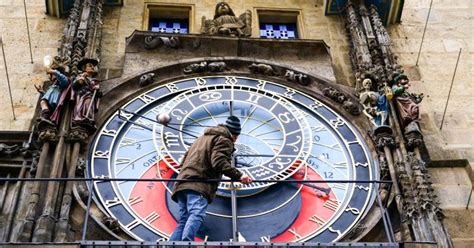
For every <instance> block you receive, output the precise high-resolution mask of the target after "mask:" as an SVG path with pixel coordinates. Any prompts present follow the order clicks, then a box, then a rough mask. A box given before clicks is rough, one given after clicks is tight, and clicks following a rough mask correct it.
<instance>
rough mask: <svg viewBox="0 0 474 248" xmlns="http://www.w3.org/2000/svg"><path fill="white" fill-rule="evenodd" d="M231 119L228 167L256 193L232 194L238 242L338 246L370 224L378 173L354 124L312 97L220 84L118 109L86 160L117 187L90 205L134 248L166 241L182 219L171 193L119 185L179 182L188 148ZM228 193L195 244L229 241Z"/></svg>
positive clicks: (184, 84) (214, 79)
mask: <svg viewBox="0 0 474 248" xmlns="http://www.w3.org/2000/svg"><path fill="white" fill-rule="evenodd" d="M161 113H167V114H169V115H170V116H171V123H170V124H168V125H166V126H164V125H160V124H159V123H158V122H157V121H156V117H157V115H159V114H161ZM229 115H235V116H237V117H238V118H239V119H240V121H241V124H242V133H241V135H240V137H239V139H238V140H237V142H236V145H235V152H234V155H233V156H234V157H233V165H234V166H235V167H237V168H238V169H239V170H241V171H242V172H244V173H246V174H247V175H249V176H250V177H252V178H253V179H254V180H256V181H257V182H254V183H252V184H249V185H240V183H236V185H235V186H236V187H237V188H238V190H237V191H236V195H237V204H236V212H235V213H234V214H235V215H236V217H237V228H238V234H239V237H240V238H239V240H246V241H263V242H295V241H306V242H334V241H339V240H341V239H343V238H344V237H345V236H347V234H348V233H349V232H350V231H351V229H353V228H354V227H356V226H357V225H358V223H360V221H361V220H362V219H363V218H364V217H365V216H366V215H367V213H368V210H369V209H370V208H371V206H372V205H373V202H374V197H375V193H376V192H377V188H375V186H374V185H372V184H370V183H369V182H367V181H370V180H377V179H378V169H377V166H376V163H375V162H374V161H373V160H372V156H371V153H370V152H369V149H368V146H367V144H366V143H365V141H364V139H363V138H362V135H361V133H360V132H359V131H358V130H357V129H356V127H355V126H354V125H353V124H351V121H350V120H348V119H346V118H345V117H343V115H341V114H340V113H338V112H337V111H336V110H335V109H334V108H331V107H330V106H329V105H328V104H326V103H324V101H321V99H318V97H316V95H315V94H312V93H311V91H302V90H301V89H297V88H292V87H288V86H287V85H285V84H281V83H279V82H276V81H272V80H269V79H262V78H252V77H250V76H239V75H228V74H226V75H208V76H202V77H192V76H190V77H186V78H181V79H179V80H171V81H168V82H164V83H161V84H158V85H153V86H150V87H148V88H146V89H144V90H142V91H140V92H138V93H136V94H135V96H134V97H133V98H131V99H130V100H128V102H124V103H122V104H120V106H115V107H114V110H113V111H111V112H110V113H109V114H108V116H107V117H106V118H105V121H103V124H102V126H101V127H100V128H99V130H98V131H97V135H96V137H95V139H94V140H93V142H92V144H91V146H90V148H89V154H88V161H89V163H88V170H87V171H88V175H89V176H91V177H94V178H112V179H117V180H113V181H108V180H104V181H95V182H94V183H93V190H94V193H95V195H96V204H97V205H98V206H99V207H100V208H101V209H102V211H104V213H105V214H106V215H108V216H111V217H113V218H115V219H117V220H118V223H119V225H120V228H121V229H122V230H123V231H124V232H126V233H127V234H128V235H129V236H131V237H132V238H133V239H137V240H144V241H164V240H167V239H168V238H169V236H170V235H171V233H172V231H173V230H174V228H175V226H176V220H177V219H178V217H179V216H178V207H177V204H176V203H175V202H174V201H172V200H171V198H170V192H171V189H172V187H173V183H172V182H167V181H128V180H123V181H122V180H120V178H128V179H173V178H175V177H176V176H177V174H179V172H180V162H181V159H182V158H183V155H184V153H185V152H186V150H187V149H188V148H189V146H190V145H191V144H192V143H193V142H194V140H195V139H196V137H198V136H200V135H202V134H203V132H204V130H205V129H206V128H207V127H209V126H215V125H218V124H221V123H224V122H225V120H226V118H227V117H228V116H229ZM302 180H307V181H308V182H304V183H301V181H302ZM294 181H297V182H294ZM344 181H350V183H345V182H344ZM356 181H358V182H356ZM230 189H231V184H230V183H229V182H221V183H220V185H219V188H218V192H217V195H218V196H217V198H216V199H215V201H214V202H213V203H212V204H210V205H209V208H208V210H207V217H206V219H205V223H204V224H203V226H202V227H201V230H200V231H199V234H198V236H199V237H198V238H197V240H207V241H228V240H230V239H232V237H233V228H232V227H233V222H232V218H233V213H232V204H231V190H230Z"/></svg>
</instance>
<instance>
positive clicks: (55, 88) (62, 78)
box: [35, 66, 70, 125]
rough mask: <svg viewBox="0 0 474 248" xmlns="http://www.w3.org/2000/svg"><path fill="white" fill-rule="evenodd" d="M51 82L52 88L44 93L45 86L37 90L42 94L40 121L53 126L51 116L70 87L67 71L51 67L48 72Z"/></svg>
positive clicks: (59, 67) (36, 86) (38, 87)
mask: <svg viewBox="0 0 474 248" xmlns="http://www.w3.org/2000/svg"><path fill="white" fill-rule="evenodd" d="M46 73H47V74H48V76H49V80H50V81H51V86H49V88H48V89H47V90H46V91H44V90H43V86H39V85H35V88H36V90H37V91H38V92H39V93H40V94H42V97H41V100H40V107H41V113H40V120H41V121H42V122H47V123H49V124H51V125H54V123H53V122H52V121H51V115H52V114H53V112H54V111H55V110H56V107H57V106H58V104H59V102H60V99H61V92H63V91H64V90H65V89H66V88H67V87H68V85H69V83H70V82H69V79H68V78H67V77H66V75H65V69H64V67H61V66H51V67H50V68H48V69H47V70H46Z"/></svg>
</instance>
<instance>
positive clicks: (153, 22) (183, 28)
mask: <svg viewBox="0 0 474 248" xmlns="http://www.w3.org/2000/svg"><path fill="white" fill-rule="evenodd" d="M149 30H150V31H153V32H160V33H175V34H178V33H179V34H187V33H188V20H187V19H169V18H150V22H149Z"/></svg>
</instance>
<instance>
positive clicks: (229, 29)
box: [201, 2, 252, 37]
mask: <svg viewBox="0 0 474 248" xmlns="http://www.w3.org/2000/svg"><path fill="white" fill-rule="evenodd" d="M201 33H202V34H208V35H224V36H234V37H235V36H250V35H251V34H252V13H251V12H250V10H247V11H245V13H243V14H242V15H240V16H239V17H237V16H236V15H235V14H234V11H233V10H232V8H231V7H230V5H229V4H228V3H226V2H220V3H218V4H217V5H216V8H215V11H214V18H213V19H212V20H206V18H205V17H204V16H203V17H202V28H201Z"/></svg>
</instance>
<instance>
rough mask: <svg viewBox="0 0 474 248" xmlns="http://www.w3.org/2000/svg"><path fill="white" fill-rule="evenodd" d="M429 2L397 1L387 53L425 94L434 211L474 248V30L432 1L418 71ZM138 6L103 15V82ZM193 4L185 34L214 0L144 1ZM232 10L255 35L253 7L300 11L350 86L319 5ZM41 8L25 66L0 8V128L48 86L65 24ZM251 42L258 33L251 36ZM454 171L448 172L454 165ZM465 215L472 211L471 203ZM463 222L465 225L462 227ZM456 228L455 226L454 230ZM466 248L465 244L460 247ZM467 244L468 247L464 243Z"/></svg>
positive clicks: (13, 14) (456, 7)
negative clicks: (47, 59)
mask: <svg viewBox="0 0 474 248" xmlns="http://www.w3.org/2000/svg"><path fill="white" fill-rule="evenodd" d="M430 1H431V0H418V1H405V6H404V10H403V14H402V23H401V24H398V25H397V24H395V25H392V26H390V27H389V29H388V31H389V33H390V35H391V37H392V41H393V48H394V52H395V53H396V54H398V56H399V63H400V64H401V65H403V66H404V68H405V71H406V72H407V74H408V76H409V78H410V79H411V85H412V90H413V91H414V92H423V93H424V94H425V99H424V101H423V102H422V104H421V116H422V121H421V125H422V129H423V133H424V138H425V141H426V145H427V149H428V153H429V155H430V157H431V159H432V162H431V164H430V165H431V166H438V167H437V168H432V169H430V173H431V174H432V175H433V177H434V178H435V179H434V183H435V184H434V186H435V189H436V190H437V193H438V195H440V197H441V207H442V208H444V209H447V211H446V213H447V219H446V220H445V222H446V223H447V226H448V228H449V230H450V231H451V233H452V235H453V238H454V240H455V242H457V243H456V244H459V247H462V245H463V244H468V245H467V246H466V247H468V246H469V244H471V246H470V247H472V246H474V244H473V243H469V242H474V241H473V238H471V237H473V236H474V235H472V231H471V235H469V234H466V232H458V231H457V230H458V229H457V228H458V226H459V225H460V226H463V225H464V226H463V227H465V228H467V229H469V230H473V229H474V228H472V225H471V226H469V225H470V223H469V222H470V221H469V218H463V216H469V215H472V214H471V211H469V210H462V209H465V207H466V205H467V201H468V196H469V193H470V192H471V190H472V178H473V176H472V175H473V174H472V172H471V171H472V167H473V166H474V128H473V125H474V108H472V106H473V103H472V101H473V100H474V68H473V64H474V56H473V50H474V47H473V44H474V32H473V31H472V27H473V26H474V25H473V20H472V17H473V11H474V6H473V1H465V0H433V8H432V10H431V17H430V19H429V23H428V28H427V30H426V34H425V40H424V43H423V46H422V50H421V56H420V59H419V62H418V66H417V65H416V60H417V55H418V50H419V48H420V43H421V38H422V35H423V29H424V25H425V21H426V17H427V14H428V8H429V6H430ZM144 2H145V1H143V0H124V6H123V7H106V8H105V18H104V30H103V35H104V38H103V49H102V61H101V69H102V71H101V73H102V76H103V77H105V78H113V77H118V76H120V75H121V73H122V72H123V69H124V68H123V66H124V58H125V42H126V41H125V38H126V37H128V36H130V35H131V34H132V33H133V31H134V30H141V29H143V18H144V13H145V3H144ZM155 2H156V3H157V4H191V5H193V6H194V12H195V18H194V20H192V21H193V22H194V24H195V25H194V29H193V30H191V32H192V33H199V30H200V28H201V17H202V16H206V18H212V16H213V12H214V6H215V4H216V1H215V0H198V1H192V0H151V1H147V3H155ZM227 2H228V3H229V4H230V5H231V7H232V8H233V9H234V12H235V13H237V14H241V13H243V12H244V11H245V10H247V9H249V10H251V11H252V14H253V17H254V18H253V21H254V23H253V27H254V28H256V27H257V23H256V18H255V15H256V8H268V9H281V10H298V11H301V12H300V13H301V15H302V20H303V23H302V24H303V25H302V26H303V38H305V39H323V40H324V41H325V42H326V44H328V45H329V46H330V48H331V56H332V62H333V66H334V71H335V73H336V81H337V82H339V83H341V84H345V85H354V82H353V77H352V76H351V68H350V67H351V66H350V61H349V56H348V50H349V49H348V43H347V40H346V39H347V38H346V34H345V30H344V26H343V24H342V22H341V20H342V19H341V18H340V17H338V16H332V17H325V16H324V1H323V0H312V1H309V0H292V1H281V0H254V1H247V0H245V1H244V0H228V1H227ZM44 4H45V3H44V1H43V0H26V5H27V11H28V12H27V13H28V17H29V27H30V31H31V41H32V46H33V63H31V61H30V56H29V47H28V39H27V32H26V22H25V13H24V10H23V1H21V0H0V34H1V35H2V37H3V43H4V47H5V56H6V59H7V65H8V72H9V74H10V83H11V86H12V94H13V98H14V99H13V103H14V108H15V113H16V120H13V116H12V111H11V107H10V99H9V96H8V94H7V84H6V76H5V65H4V63H3V60H0V91H1V92H3V97H1V98H0V104H1V106H2V108H1V110H0V116H2V117H1V118H0V129H2V130H28V129H29V128H30V124H31V119H32V118H33V115H34V108H35V106H36V102H37V99H38V94H37V93H36V90H35V89H34V87H33V84H34V83H36V84H40V83H41V82H42V81H44V80H45V79H46V75H45V73H44V68H43V66H42V58H43V57H44V56H45V55H47V54H51V55H55V54H56V48H57V46H58V44H59V42H58V40H59V39H60V37H61V33H62V30H63V27H64V24H65V20H63V19H56V18H52V17H48V16H46V15H45V14H44V12H45V5H44ZM254 35H256V33H255V32H254ZM460 48H462V54H461V59H460V61H459V66H458V70H457V73H456V77H455V78H454V85H453V89H452V92H451V98H450V101H449V106H448V108H447V112H446V117H445V120H444V125H443V128H442V130H440V125H441V119H442V116H443V112H444V109H445V104H446V100H447V96H448V91H449V89H450V84H451V80H452V78H453V73H454V68H455V65H456V60H457V56H458V52H459V49H460ZM453 166H457V167H455V168H446V167H453ZM471 208H472V204H471ZM464 220H465V221H464ZM458 224H459V225H458ZM463 242H464V243H463ZM466 242H467V243H466Z"/></svg>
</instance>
